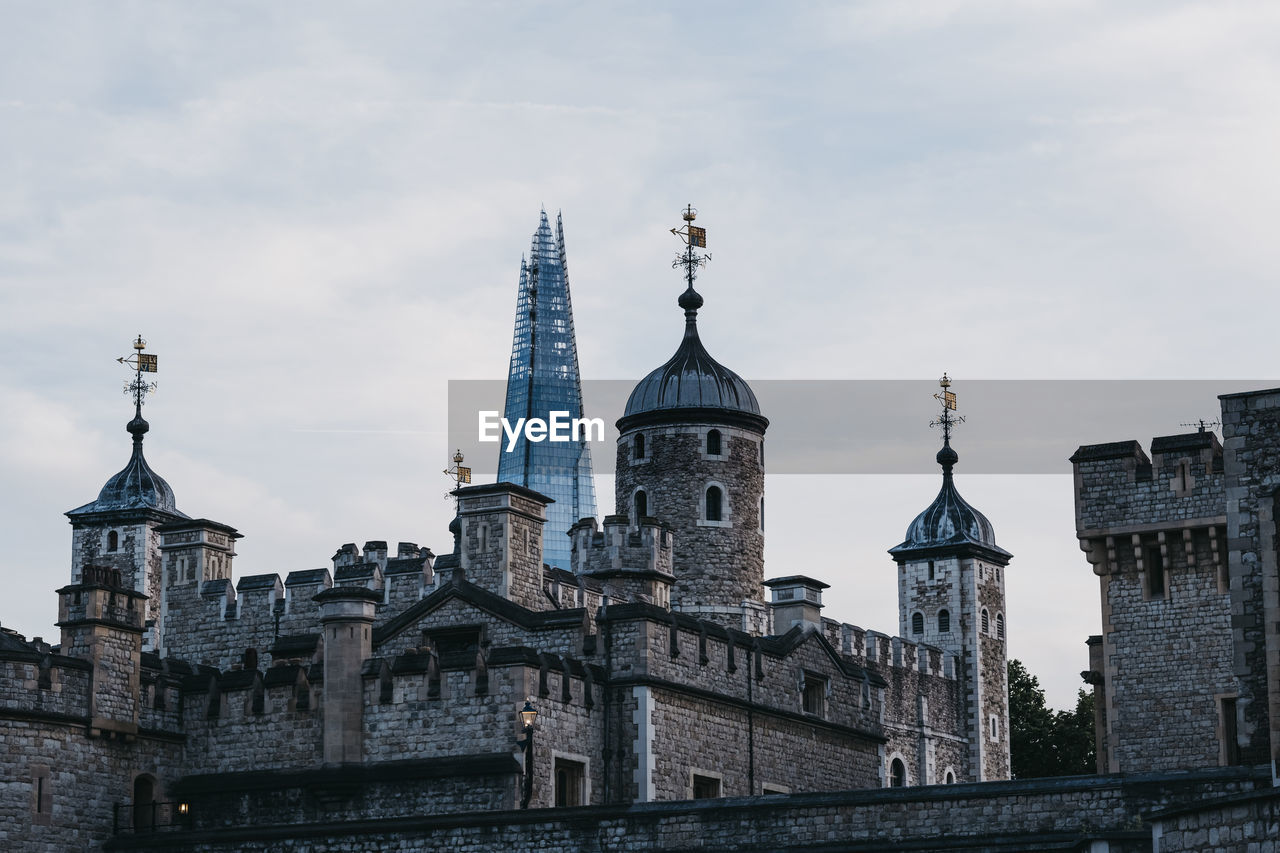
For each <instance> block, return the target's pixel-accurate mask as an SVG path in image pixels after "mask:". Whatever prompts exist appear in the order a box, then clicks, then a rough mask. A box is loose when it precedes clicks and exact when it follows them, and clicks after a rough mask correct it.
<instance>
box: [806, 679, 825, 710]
mask: <svg viewBox="0 0 1280 853" xmlns="http://www.w3.org/2000/svg"><path fill="white" fill-rule="evenodd" d="M826 704H827V680H826V679H825V678H823V677H821V676H817V675H810V674H809V673H805V676H804V693H803V695H802V696H801V706H802V707H803V709H804V712H805V713H806V714H816V715H818V716H819V717H822V716H825V714H826Z"/></svg>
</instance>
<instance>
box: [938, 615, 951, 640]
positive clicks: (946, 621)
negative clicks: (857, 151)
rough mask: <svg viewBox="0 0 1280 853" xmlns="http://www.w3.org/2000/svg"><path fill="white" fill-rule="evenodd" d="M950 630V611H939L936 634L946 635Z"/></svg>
mask: <svg viewBox="0 0 1280 853" xmlns="http://www.w3.org/2000/svg"><path fill="white" fill-rule="evenodd" d="M950 630H951V611H949V610H939V611H938V633H939V634H946V633H947V632H949V631H950Z"/></svg>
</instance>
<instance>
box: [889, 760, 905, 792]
mask: <svg viewBox="0 0 1280 853" xmlns="http://www.w3.org/2000/svg"><path fill="white" fill-rule="evenodd" d="M906 786H907V765H905V764H903V763H902V759H901V758H895V759H893V762H892V763H891V764H890V765H889V787H891V788H905V787H906Z"/></svg>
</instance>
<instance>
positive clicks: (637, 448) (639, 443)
mask: <svg viewBox="0 0 1280 853" xmlns="http://www.w3.org/2000/svg"><path fill="white" fill-rule="evenodd" d="M631 458H632V459H643V458H644V433H642V432H638V433H636V437H635V438H633V439H631Z"/></svg>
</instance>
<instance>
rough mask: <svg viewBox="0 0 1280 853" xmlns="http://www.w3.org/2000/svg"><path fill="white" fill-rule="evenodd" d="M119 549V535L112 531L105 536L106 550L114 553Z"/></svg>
mask: <svg viewBox="0 0 1280 853" xmlns="http://www.w3.org/2000/svg"><path fill="white" fill-rule="evenodd" d="M119 547H120V534H119V533H116V532H115V531H114V530H113V531H111V532H110V533H108V534H107V550H108V551H115V550H116V549H117V548H119Z"/></svg>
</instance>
